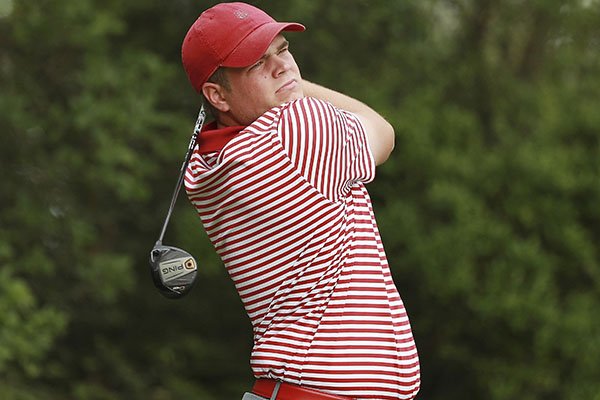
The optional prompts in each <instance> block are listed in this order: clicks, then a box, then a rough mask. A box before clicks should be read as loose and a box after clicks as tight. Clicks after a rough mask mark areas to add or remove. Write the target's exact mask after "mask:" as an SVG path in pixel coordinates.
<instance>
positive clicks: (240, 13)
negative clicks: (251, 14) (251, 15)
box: [233, 10, 248, 19]
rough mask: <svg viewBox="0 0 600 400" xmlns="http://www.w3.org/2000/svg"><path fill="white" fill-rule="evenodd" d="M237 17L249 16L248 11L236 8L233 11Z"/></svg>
mask: <svg viewBox="0 0 600 400" xmlns="http://www.w3.org/2000/svg"><path fill="white" fill-rule="evenodd" d="M233 14H234V15H235V16H236V17H238V18H239V19H244V18H246V17H247V16H248V13H246V12H243V11H241V10H235V12H234V13H233Z"/></svg>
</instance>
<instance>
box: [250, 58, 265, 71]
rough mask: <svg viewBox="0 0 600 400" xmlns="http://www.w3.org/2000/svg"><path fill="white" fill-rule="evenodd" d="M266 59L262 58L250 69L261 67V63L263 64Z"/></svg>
mask: <svg viewBox="0 0 600 400" xmlns="http://www.w3.org/2000/svg"><path fill="white" fill-rule="evenodd" d="M263 63H264V61H263V60H260V61H259V62H257V63H255V64H254V65H253V66H251V67H250V69H251V70H252V69H256V68H258V67H260V66H261V65H263Z"/></svg>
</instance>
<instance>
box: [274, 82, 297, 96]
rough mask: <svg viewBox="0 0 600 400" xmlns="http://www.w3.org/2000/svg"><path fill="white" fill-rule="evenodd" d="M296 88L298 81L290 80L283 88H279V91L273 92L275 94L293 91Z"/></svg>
mask: <svg viewBox="0 0 600 400" xmlns="http://www.w3.org/2000/svg"><path fill="white" fill-rule="evenodd" d="M296 86H298V81H296V80H295V79H290V80H289V81H287V82H286V83H285V84H284V85H283V86H281V87H280V88H279V89H277V92H275V93H281V92H286V91H288V90H292V89H295V88H296Z"/></svg>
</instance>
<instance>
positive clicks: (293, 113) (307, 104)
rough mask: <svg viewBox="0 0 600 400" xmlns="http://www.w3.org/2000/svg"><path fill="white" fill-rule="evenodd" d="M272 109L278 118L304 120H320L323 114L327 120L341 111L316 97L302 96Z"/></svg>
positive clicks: (335, 116)
mask: <svg viewBox="0 0 600 400" xmlns="http://www.w3.org/2000/svg"><path fill="white" fill-rule="evenodd" d="M274 111H275V113H276V114H277V115H278V117H279V118H280V119H284V120H288V119H291V121H304V122H308V121H312V120H315V119H316V120H321V121H322V120H323V117H324V116H327V118H326V119H328V120H329V119H332V118H337V115H338V114H339V113H340V112H341V110H339V109H338V108H336V107H335V106H334V105H333V104H331V103H329V102H327V101H325V100H321V99H317V98H316V97H302V98H299V99H296V100H292V101H290V102H287V103H284V104H282V105H281V106H279V107H276V108H275V109H274Z"/></svg>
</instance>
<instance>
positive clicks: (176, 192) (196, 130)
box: [156, 105, 206, 245]
mask: <svg viewBox="0 0 600 400" xmlns="http://www.w3.org/2000/svg"><path fill="white" fill-rule="evenodd" d="M205 118H206V113H205V112H204V105H202V106H201V107H200V112H199V113H198V118H197V119H196V125H195V126H194V132H193V133H192V138H191V139H190V144H189V147H188V150H187V153H186V154H185V159H184V160H183V164H181V170H180V171H179V178H177V184H176V185H175V190H174V191H173V197H172V198H171V205H170V206H169V211H168V212H167V217H166V218H165V222H164V224H163V227H162V230H161V232H160V236H159V237H158V240H157V241H156V245H161V244H162V240H163V238H164V236H165V232H166V231H167V226H168V225H169V220H170V219H171V214H172V213H173V209H174V208H175V203H176V202H177V196H178V195H179V191H180V190H181V185H182V184H183V179H184V177H185V170H186V169H187V166H188V164H189V162H190V159H191V158H192V153H193V152H194V148H195V147H196V142H197V140H198V135H199V134H200V131H201V130H202V125H203V124H204V119H205Z"/></svg>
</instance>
